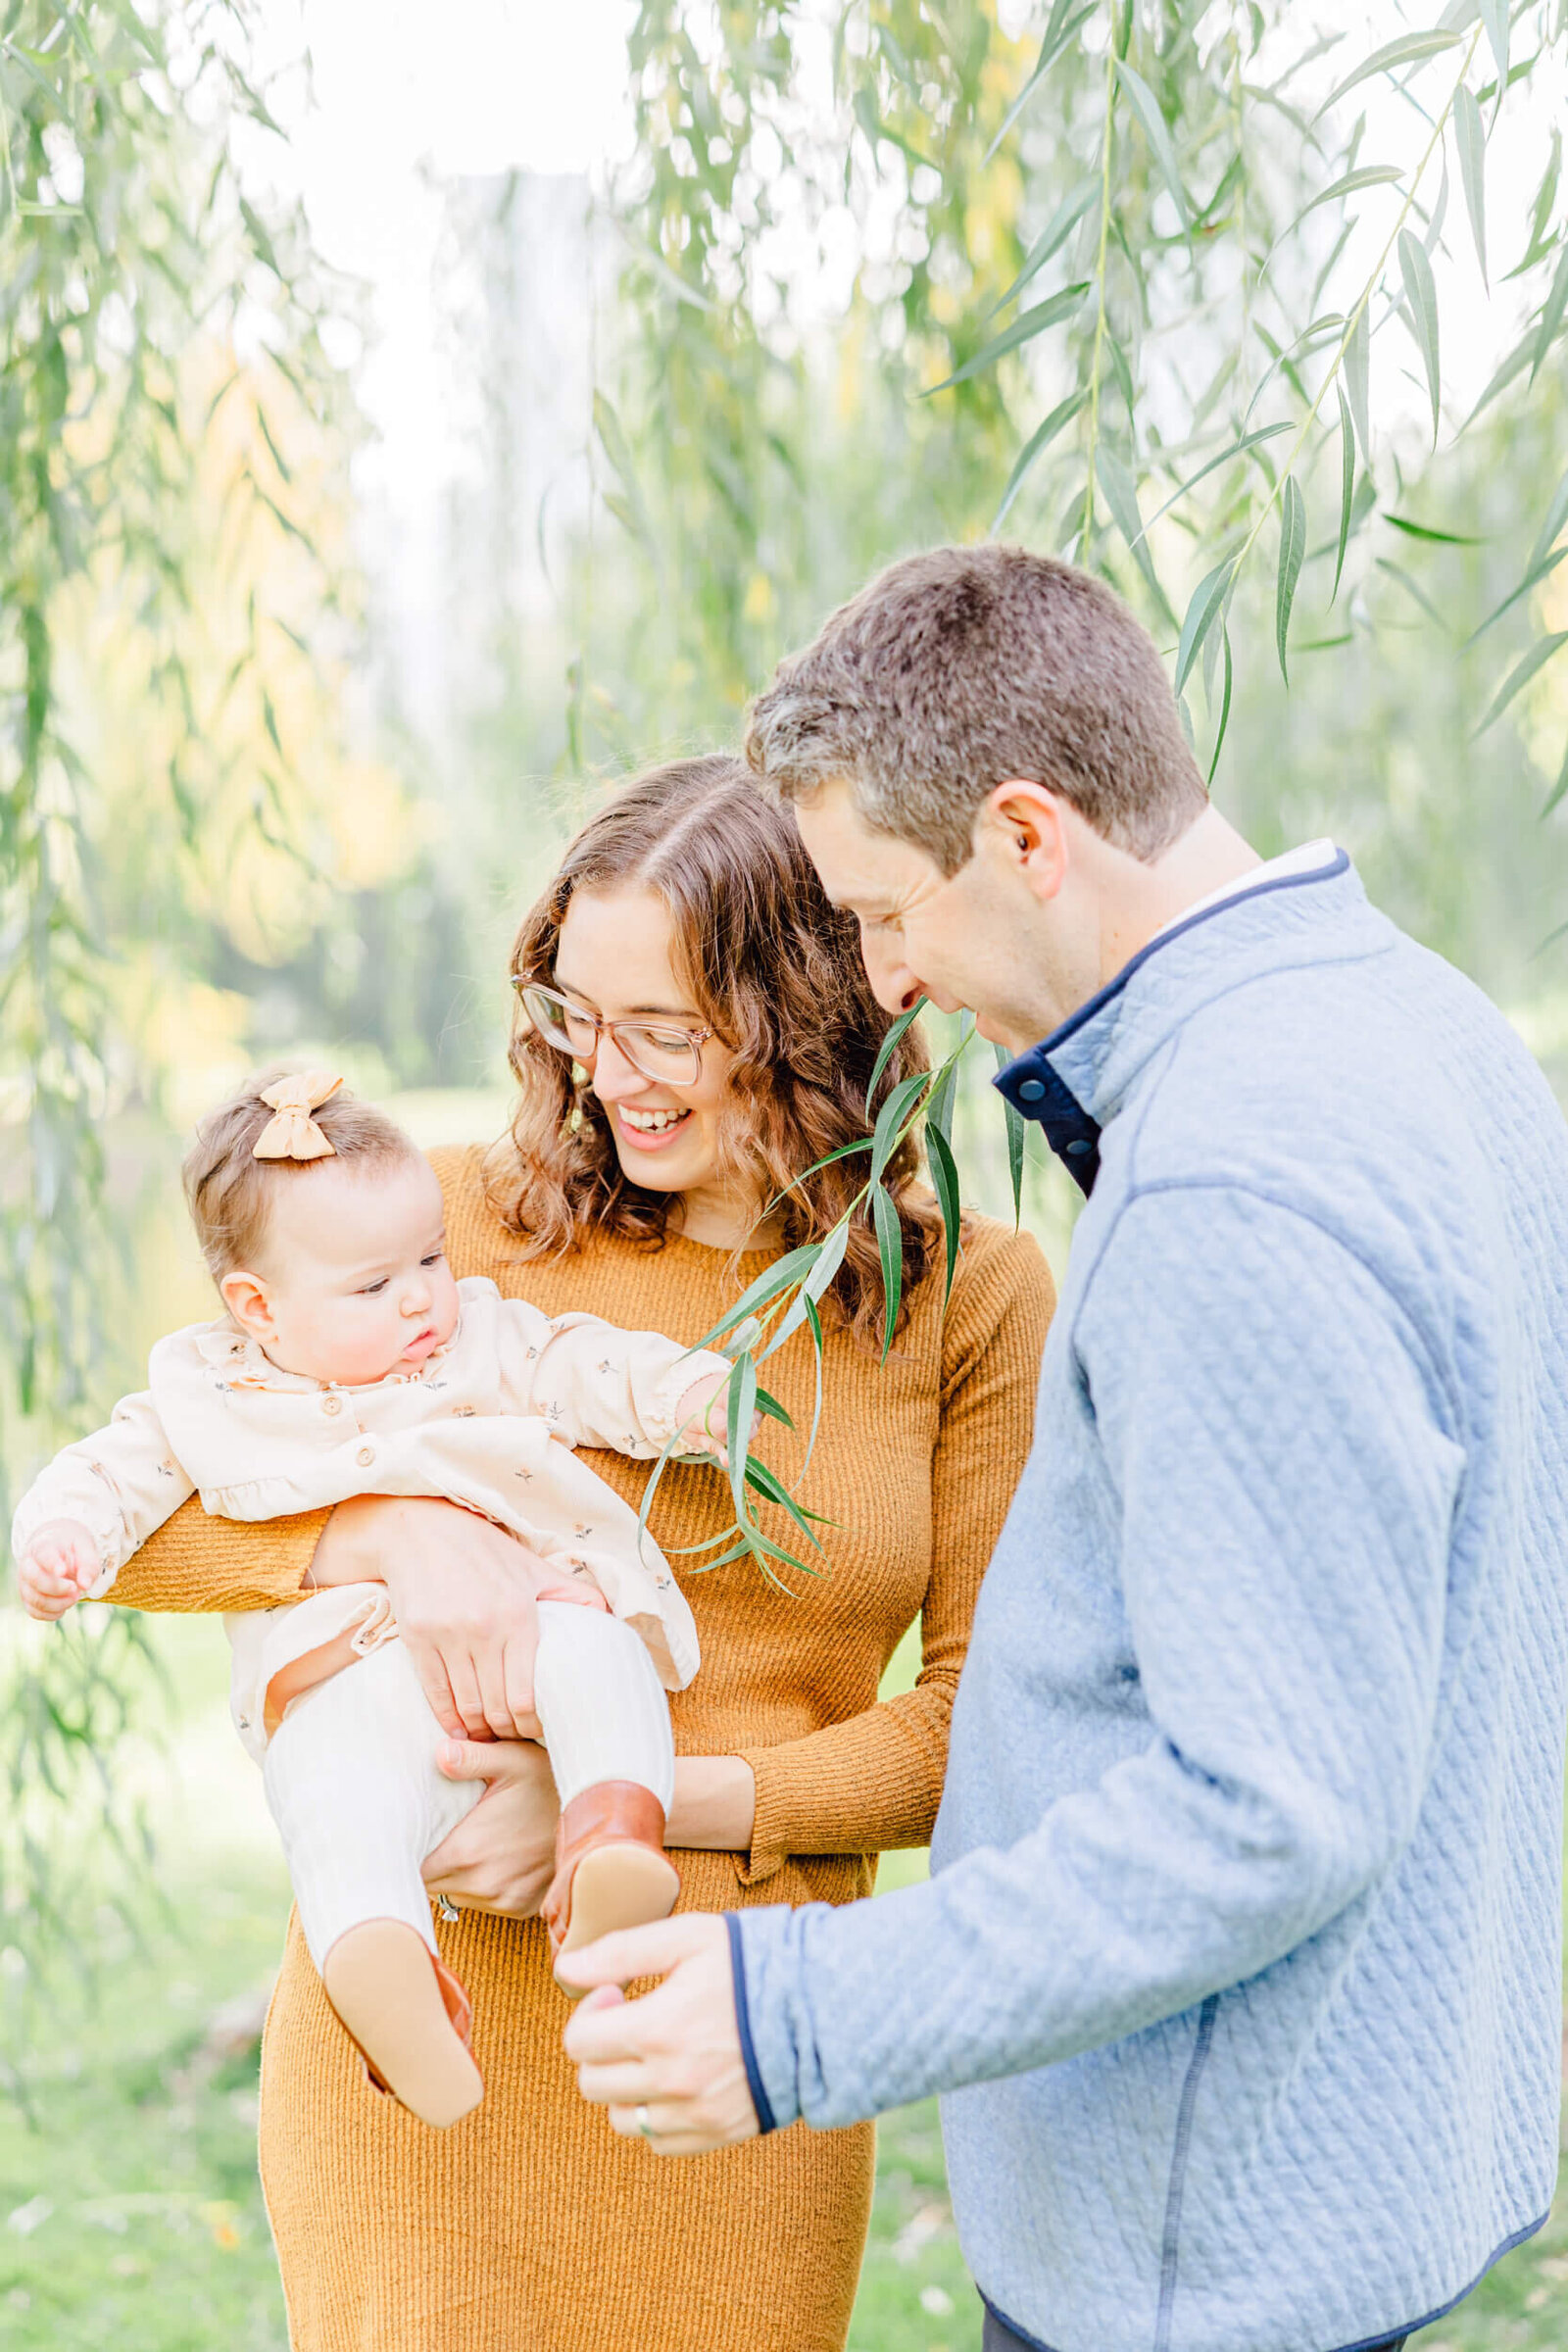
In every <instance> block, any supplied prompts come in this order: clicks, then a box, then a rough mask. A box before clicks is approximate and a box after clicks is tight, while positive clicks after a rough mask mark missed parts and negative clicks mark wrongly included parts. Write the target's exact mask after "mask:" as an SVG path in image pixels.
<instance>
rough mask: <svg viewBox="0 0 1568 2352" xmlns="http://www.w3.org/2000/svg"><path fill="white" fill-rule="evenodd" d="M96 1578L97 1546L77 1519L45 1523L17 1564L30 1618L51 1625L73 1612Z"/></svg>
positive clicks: (23, 1596) (20, 1584) (88, 1531)
mask: <svg viewBox="0 0 1568 2352" xmlns="http://www.w3.org/2000/svg"><path fill="white" fill-rule="evenodd" d="M97 1575H98V1546H97V1544H95V1543H94V1542H93V1539H92V1532H91V1530H90V1529H88V1528H85V1527H83V1526H82V1524H81V1522H80V1520H79V1519H46V1520H45V1521H44V1523H43V1525H42V1527H40V1528H39V1529H38V1530H37V1531H36V1533H35V1534H34V1535H33V1537H32V1539H31V1541H30V1543H29V1544H27V1547H26V1549H25V1551H24V1552H23V1554H22V1557H21V1558H20V1559H19V1560H18V1562H17V1584H18V1587H19V1589H20V1591H21V1593H22V1601H23V1606H24V1607H25V1610H26V1612H27V1615H28V1616H29V1617H38V1618H42V1619H43V1620H44V1621H45V1622H46V1623H50V1624H52V1623H53V1622H54V1620H55V1619H56V1618H57V1617H64V1615H65V1614H66V1612H67V1610H68V1609H73V1608H74V1607H75V1605H76V1603H77V1601H78V1600H79V1599H80V1598H81V1596H82V1594H83V1593H85V1592H86V1590H87V1588H88V1586H89V1585H91V1584H93V1583H94V1582H95V1581H96V1579H97Z"/></svg>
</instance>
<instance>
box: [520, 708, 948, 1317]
mask: <svg viewBox="0 0 1568 2352" xmlns="http://www.w3.org/2000/svg"><path fill="white" fill-rule="evenodd" d="M579 890H585V891H618V890H651V891H655V892H657V893H658V895H659V896H660V897H661V898H662V900H663V901H664V904H665V905H666V906H667V907H668V908H669V913H670V921H671V925H672V929H673V934H674V959H675V966H676V970H677V972H678V974H679V976H680V978H681V980H682V983H683V985H684V986H685V987H687V988H688V989H689V990H690V992H691V997H692V1003H693V1005H694V1008H695V1009H696V1010H698V1011H699V1012H700V1013H701V1014H702V1017H703V1019H704V1021H706V1022H707V1023H708V1024H709V1025H710V1026H711V1029H712V1030H713V1032H714V1034H715V1035H716V1036H717V1037H718V1038H719V1039H721V1040H722V1042H723V1043H724V1044H725V1045H726V1046H728V1047H729V1048H730V1050H731V1051H732V1052H733V1053H734V1054H735V1056H736V1059H735V1062H734V1065H733V1067H732V1070H731V1074H730V1085H731V1088H732V1090H733V1109H732V1112H731V1115H730V1117H729V1119H728V1121H727V1126H726V1131H725V1132H724V1134H723V1143H722V1148H723V1150H724V1152H725V1154H726V1159H727V1163H728V1166H729V1168H730V1169H732V1170H733V1171H735V1172H736V1173H737V1174H740V1175H743V1176H745V1177H747V1178H749V1179H750V1180H751V1181H752V1182H754V1183H755V1185H756V1187H757V1189H758V1191H759V1193H760V1198H761V1199H762V1200H763V1201H771V1200H773V1199H775V1198H776V1197H778V1196H783V1202H782V1208H783V1215H784V1220H785V1236H784V1247H785V1248H786V1249H795V1248H797V1247H799V1246H800V1245H802V1244H804V1243H807V1242H812V1241H819V1240H821V1238H822V1237H823V1236H824V1235H825V1234H826V1233H827V1232H829V1230H830V1229H831V1228H832V1227H833V1226H834V1225H835V1224H836V1223H837V1222H838V1220H839V1218H840V1217H841V1216H842V1215H843V1213H844V1211H845V1209H846V1208H847V1207H848V1205H849V1203H850V1201H852V1200H853V1199H854V1197H855V1195H856V1194H857V1193H858V1191H859V1189H860V1187H861V1185H862V1184H863V1183H864V1181H865V1172H866V1162H865V1159H864V1157H863V1156H862V1155H861V1154H860V1153H858V1152H856V1153H852V1154H851V1155H850V1156H849V1157H848V1158H846V1159H841V1160H838V1161H836V1162H835V1163H834V1164H833V1166H831V1167H827V1168H822V1169H819V1170H818V1172H817V1173H816V1174H815V1175H812V1176H806V1177H803V1174H802V1171H803V1170H805V1169H807V1168H809V1167H810V1166H811V1165H812V1164H813V1162H815V1161H816V1160H819V1159H821V1158H823V1157H824V1156H825V1155H826V1154H827V1153H828V1152H834V1151H837V1150H838V1148H839V1146H840V1145H842V1144H849V1143H853V1142H855V1141H856V1140H857V1138H858V1137H860V1136H863V1135H864V1134H865V1133H866V1132H867V1124H868V1122H867V1119H866V1111H865V1097H866V1088H867V1086H868V1085H869V1083H870V1078H871V1072H872V1069H873V1067H874V1065H875V1062H876V1057H877V1053H878V1051H879V1049H880V1047H881V1044H882V1040H883V1038H884V1037H885V1036H886V1034H887V1031H888V1029H889V1028H890V1027H891V1025H892V1016H891V1015H889V1014H888V1013H885V1012H884V1011H883V1010H882V1008H881V1006H880V1005H878V1004H877V1002H876V999H875V998H874V997H873V995H872V994H871V988H870V983H869V982H868V981H867V979H866V976H865V967H864V965H863V964H862V963H861V961H860V950H859V938H858V929H857V925H856V923H855V919H854V917H853V916H851V915H847V914H843V913H841V912H840V911H839V910H838V908H836V907H833V906H831V905H830V904H829V902H828V899H827V897H826V895H825V893H824V892H823V889H822V886H821V883H820V882H819V881H818V879H817V875H816V870H815V868H814V867H813V865H812V864H811V861H810V859H809V858H808V856H807V854H806V851H805V848H804V846H803V844H802V842H801V837H800V834H799V832H798V831H797V829H796V824H795V817H794V814H793V812H792V811H791V810H790V809H787V808H786V807H784V806H783V804H782V803H781V802H779V801H777V800H775V799H774V798H772V797H771V795H769V794H768V793H767V792H765V791H764V790H763V789H761V788H760V786H759V785H758V783H757V782H756V780H755V779H754V778H753V777H752V775H751V774H750V773H749V772H748V770H747V769H746V767H745V766H744V765H743V764H742V762H741V761H740V760H738V759H733V758H730V757H729V756H727V755H714V756H711V757H708V758H705V759H699V760H674V761H672V762H671V763H670V764H669V765H668V766H666V767H659V768H655V769H654V770H653V771H652V772H651V773H650V774H648V775H646V776H642V777H639V779H638V780H637V781H636V782H635V783H633V784H631V785H628V786H627V788H626V789H625V790H624V791H623V792H621V793H618V794H617V795H616V797H615V798H614V800H613V801H612V802H611V803H610V804H609V805H608V807H606V808H604V809H600V810H599V812H598V814H597V815H595V816H593V817H591V818H590V819H589V821H588V823H587V824H586V825H584V827H583V829H582V831H581V832H580V833H579V834H578V835H577V838H576V840H575V841H574V842H573V843H572V845H571V847H570V848H569V849H568V850H567V852H566V855H565V858H564V860H563V861H562V866H561V870H560V872H559V873H558V875H557V876H556V879H555V881H554V882H553V883H552V884H551V886H550V888H549V889H548V890H547V891H546V892H545V894H544V896H543V897H542V898H541V899H540V900H539V901H538V903H537V904H536V905H535V906H534V907H532V908H531V909H530V911H529V912H528V914H527V915H526V916H525V917H524V919H523V923H522V928H521V929H520V930H519V932H518V934H517V940H516V945H515V948H514V950H513V956H512V969H513V972H514V973H515V975H516V976H517V977H518V978H519V979H524V980H534V981H542V982H545V983H547V984H548V983H550V982H551V981H552V980H553V979H554V976H555V964H556V950H557V946H558V943H559V941H560V937H561V927H562V924H563V922H564V918H565V913H566V908H567V907H569V906H570V904H571V901H572V898H573V896H574V894H575V893H576V892H577V891H579ZM511 1062H512V1067H513V1070H514V1072H515V1075H516V1079H517V1083H518V1086H519V1088H520V1089H521V1092H520V1095H519V1098H518V1102H517V1108H516V1112H515V1116H514V1118H513V1122H512V1135H511V1142H512V1145H513V1146H514V1147H515V1149H513V1150H510V1151H509V1150H508V1149H507V1147H506V1145H504V1144H503V1145H500V1146H498V1147H497V1148H496V1151H495V1152H493V1153H492V1154H491V1159H490V1163H489V1190H490V1198H491V1201H492V1203H493V1205H494V1206H495V1208H496V1210H497V1212H498V1214H499V1215H500V1216H501V1217H502V1218H503V1219H504V1220H505V1222H506V1223H507V1224H508V1225H509V1226H511V1227H512V1228H513V1230H514V1231H515V1232H516V1233H518V1234H519V1235H521V1236H522V1237H523V1239H524V1240H525V1241H526V1242H527V1243H528V1245H529V1251H530V1254H533V1253H539V1252H545V1251H551V1252H558V1251H562V1250H571V1249H575V1248H577V1247H578V1246H579V1245H580V1244H581V1242H582V1240H583V1237H584V1236H585V1234H587V1233H588V1232H590V1231H592V1230H594V1229H595V1228H598V1227H604V1228H607V1229H608V1230H609V1231H610V1232H612V1233H617V1234H623V1235H625V1236H626V1237H627V1238H628V1239H629V1240H633V1241H639V1242H642V1243H645V1244H646V1245H647V1246H648V1247H649V1248H650V1249H657V1248H659V1247H660V1245H661V1244H662V1242H663V1240H664V1237H665V1232H666V1229H667V1226H668V1220H669V1217H670V1213H671V1210H672V1208H673V1206H674V1202H675V1200H676V1198H677V1196H673V1195H671V1194H668V1193H660V1192H651V1191H649V1190H647V1189H646V1188H645V1187H643V1186H642V1185H639V1184H635V1183H633V1182H632V1181H631V1179H630V1178H629V1177H628V1176H627V1175H626V1174H625V1172H624V1171H623V1169H622V1167H621V1164H620V1160H619V1157H618V1155H617V1153H616V1151H615V1146H614V1142H613V1137H612V1134H611V1130H610V1123H609V1121H608V1119H607V1118H606V1116H605V1113H604V1110H603V1109H602V1107H601V1106H600V1103H599V1101H598V1099H597V1097H596V1096H595V1095H594V1094H593V1093H592V1091H591V1089H590V1086H589V1084H588V1081H587V1078H586V1076H585V1074H584V1073H583V1072H582V1071H581V1070H580V1069H579V1068H577V1067H576V1066H575V1065H574V1064H573V1063H572V1062H571V1061H570V1059H569V1058H568V1056H567V1055H566V1054H564V1053H562V1052H560V1051H559V1050H558V1049H557V1048H555V1047H553V1046H549V1045H546V1044H544V1043H543V1042H542V1040H540V1039H539V1038H538V1037H536V1036H535V1035H534V1033H533V1031H532V1029H531V1028H530V1026H529V1024H528V1021H527V1018H526V1016H525V1015H524V1014H523V1013H522V1011H521V1007H520V1005H519V1007H518V1014H517V1017H516V1019H515V1021H514V1024H513V1034H512V1044H511ZM926 1067H927V1056H926V1053H925V1049H924V1046H923V1045H922V1043H921V1041H920V1039H919V1037H918V1035H917V1034H916V1031H915V1030H913V1029H911V1030H908V1031H907V1032H906V1034H905V1036H904V1038H903V1039H902V1041H901V1043H900V1045H899V1047H898V1048H897V1050H896V1051H895V1053H894V1054H893V1056H892V1058H891V1060H890V1062H889V1065H888V1069H887V1071H886V1074H885V1076H884V1078H883V1079H882V1080H881V1081H880V1082H879V1086H878V1094H879V1096H880V1095H883V1094H885V1093H886V1092H887V1090H889V1089H891V1088H892V1087H893V1086H895V1085H896V1084H897V1083H898V1081H899V1080H900V1079H901V1078H904V1077H907V1076H908V1075H910V1074H911V1073H912V1072H913V1071H915V1070H920V1069H924V1068H926ZM918 1169H919V1155H918V1152H917V1151H916V1148H915V1145H914V1143H913V1141H912V1140H906V1141H905V1142H904V1143H903V1144H902V1145H901V1146H900V1147H899V1149H898V1151H897V1152H895V1153H894V1155H893V1157H892V1159H891V1160H890V1161H889V1163H888V1167H887V1170H886V1174H885V1182H886V1184H887V1187H888V1190H889V1192H890V1193H891V1195H892V1197H893V1200H894V1201H895V1202H896V1204H897V1206H898V1210H899V1217H900V1221H901V1224H902V1227H903V1233H904V1297H905V1299H907V1298H908V1296H909V1294H910V1293H911V1291H912V1290H913V1289H914V1288H915V1286H916V1285H917V1284H918V1283H919V1281H920V1279H921V1277H922V1276H923V1275H924V1273H925V1271H926V1268H927V1265H928V1263H929V1261H930V1251H931V1248H932V1245H933V1242H934V1239H935V1235H936V1230H937V1212H936V1208H935V1205H934V1203H933V1202H932V1201H931V1200H930V1198H929V1196H927V1195H925V1194H924V1193H923V1191H922V1190H917V1189H916V1182H917V1175H918ZM828 1296H829V1299H831V1300H833V1301H834V1302H836V1306H837V1309H838V1311H839V1312H840V1313H841V1314H842V1316H843V1318H844V1320H845V1321H846V1323H848V1324H849V1326H850V1327H851V1328H852V1329H853V1331H854V1332H855V1334H856V1336H857V1337H858V1339H860V1340H861V1341H862V1342H865V1343H866V1344H869V1343H870V1342H871V1340H872V1338H873V1335H875V1334H877V1333H878V1331H879V1326H880V1321H881V1317H882V1315H883V1312H884V1300H885V1292H884V1289H883V1283H882V1270H881V1261H880V1257H879V1255H878V1250H877V1243H876V1236H875V1233H874V1231H873V1229H872V1227H871V1224H870V1222H869V1220H868V1219H867V1218H866V1217H865V1216H864V1215H863V1214H861V1215H859V1216H857V1218H856V1219H855V1222H854V1225H853V1227H852V1229H851V1233H850V1243H849V1249H848V1250H847V1251H846V1253H845V1259H844V1264H843V1266H842V1268H841V1270H840V1272H839V1275H838V1277H837V1280H836V1281H835V1282H834V1284H833V1288H832V1290H831V1292H830V1293H829V1295H828Z"/></svg>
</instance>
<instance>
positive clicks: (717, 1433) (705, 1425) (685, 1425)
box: [675, 1372, 762, 1467]
mask: <svg viewBox="0 0 1568 2352" xmlns="http://www.w3.org/2000/svg"><path fill="white" fill-rule="evenodd" d="M729 1383H730V1375H729V1374H728V1373H727V1372H705V1373H704V1375H703V1377H702V1379H701V1380H694V1381H693V1382H692V1385H691V1387H690V1388H689V1389H688V1390H687V1391H686V1394H685V1396H684V1397H682V1398H681V1400H680V1402H679V1404H677V1405H676V1407H675V1419H676V1421H677V1422H678V1423H679V1425H680V1433H681V1434H680V1449H681V1451H682V1452H683V1453H706V1454H711V1457H712V1459H713V1460H714V1461H715V1462H721V1463H723V1464H724V1465H725V1466H726V1467H727V1466H728V1463H729V1406H728V1399H727V1392H728V1389H729ZM761 1426H762V1416H761V1414H760V1413H754V1414H753V1415H752V1426H751V1428H750V1429H749V1430H748V1431H747V1433H746V1443H747V1444H748V1446H749V1445H751V1443H752V1441H753V1440H754V1439H755V1438H756V1436H757V1433H758V1431H759V1430H760V1428H761Z"/></svg>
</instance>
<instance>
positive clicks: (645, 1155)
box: [615, 1136, 692, 1193]
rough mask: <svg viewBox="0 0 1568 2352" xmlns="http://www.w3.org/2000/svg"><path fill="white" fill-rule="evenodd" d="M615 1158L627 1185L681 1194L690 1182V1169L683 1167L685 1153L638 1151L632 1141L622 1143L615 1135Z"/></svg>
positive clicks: (656, 1191) (652, 1190)
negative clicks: (638, 1185)
mask: <svg viewBox="0 0 1568 2352" xmlns="http://www.w3.org/2000/svg"><path fill="white" fill-rule="evenodd" d="M615 1157H616V1158H617V1159H618V1160H619V1162H620V1172H621V1174H622V1175H623V1176H624V1177H625V1179H626V1181H627V1183H628V1184H640V1185H641V1186H642V1188H643V1190H644V1192H647V1193H681V1192H684V1191H685V1189H686V1187H687V1185H688V1184H689V1183H690V1182H691V1180H692V1178H691V1170H690V1169H689V1168H682V1166H681V1164H680V1163H681V1161H682V1159H683V1158H684V1157H685V1154H684V1153H683V1152H680V1151H679V1150H676V1151H673V1152H639V1151H638V1150H637V1148H636V1146H635V1145H633V1144H623V1143H622V1142H621V1140H620V1138H619V1136H617V1137H616V1138H615Z"/></svg>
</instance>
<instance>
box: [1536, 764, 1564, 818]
mask: <svg viewBox="0 0 1568 2352" xmlns="http://www.w3.org/2000/svg"><path fill="white" fill-rule="evenodd" d="M1565 795H1568V751H1565V752H1564V753H1563V756H1562V766H1561V767H1560V768H1559V769H1558V771H1557V781H1556V783H1555V784H1554V785H1553V786H1552V788H1551V790H1550V792H1549V793H1548V794H1547V795H1546V799H1545V803H1544V807H1543V809H1542V811H1541V815H1542V821H1543V822H1544V821H1545V819H1546V818H1547V817H1548V816H1549V815H1550V814H1551V812H1552V810H1553V809H1555V808H1556V807H1557V805H1558V803H1559V802H1560V801H1561V800H1562V799H1563V797H1564V796H1565Z"/></svg>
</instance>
